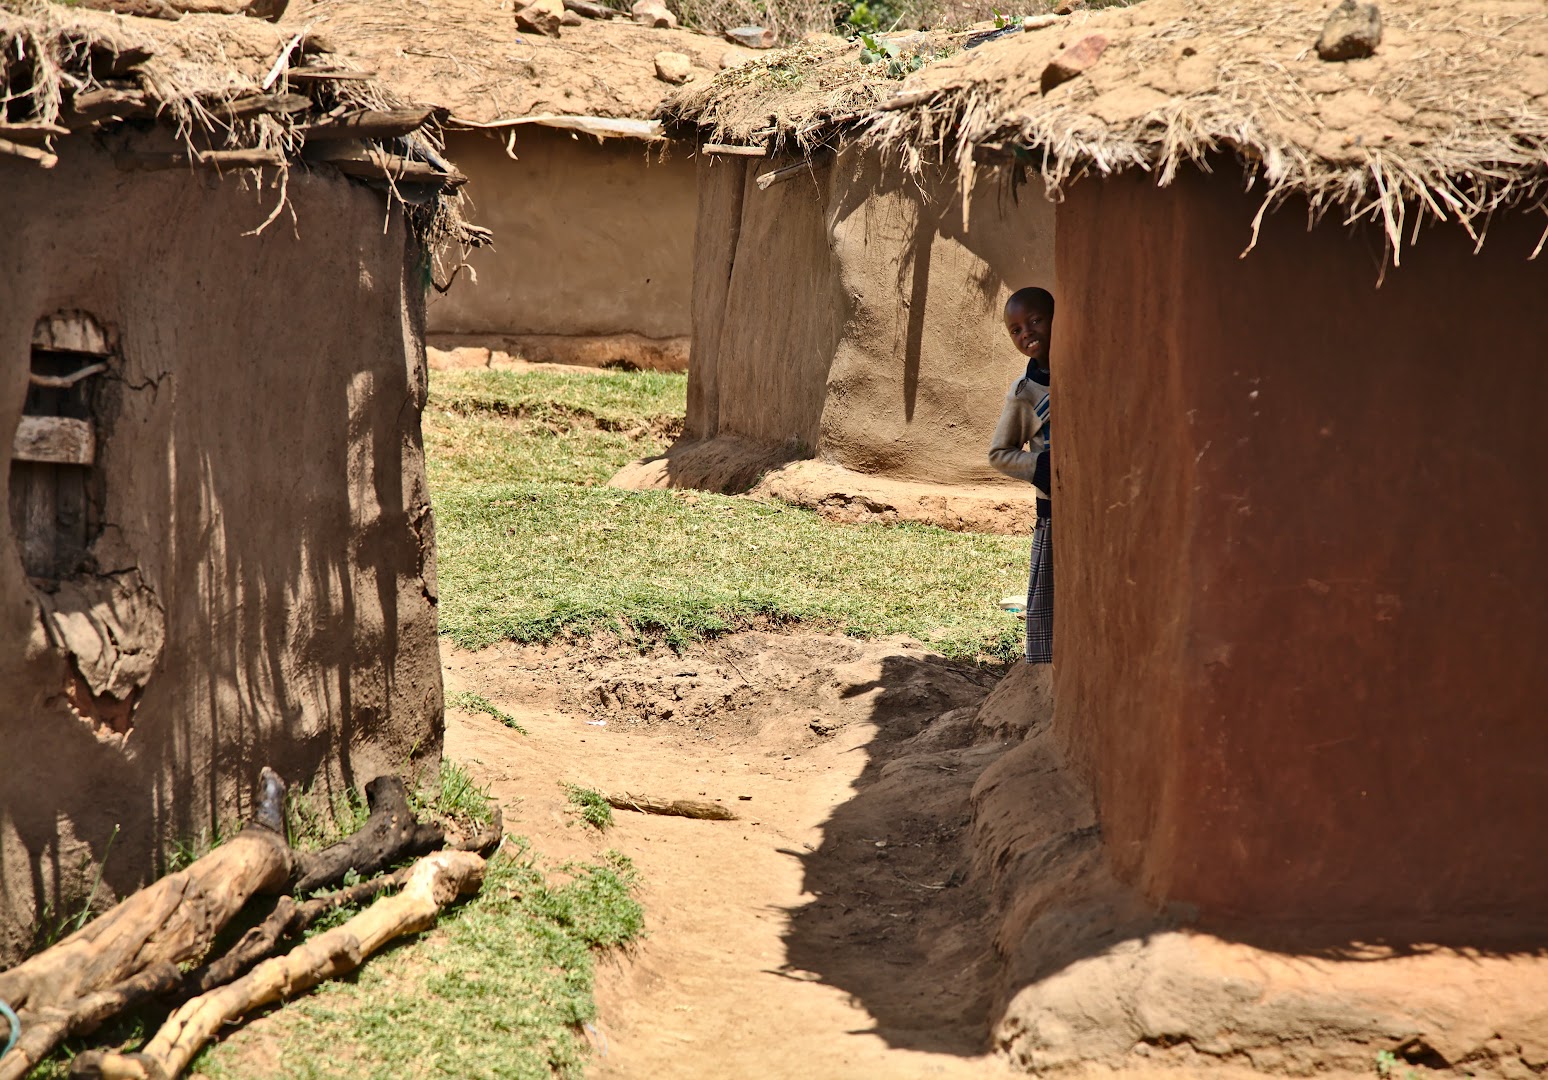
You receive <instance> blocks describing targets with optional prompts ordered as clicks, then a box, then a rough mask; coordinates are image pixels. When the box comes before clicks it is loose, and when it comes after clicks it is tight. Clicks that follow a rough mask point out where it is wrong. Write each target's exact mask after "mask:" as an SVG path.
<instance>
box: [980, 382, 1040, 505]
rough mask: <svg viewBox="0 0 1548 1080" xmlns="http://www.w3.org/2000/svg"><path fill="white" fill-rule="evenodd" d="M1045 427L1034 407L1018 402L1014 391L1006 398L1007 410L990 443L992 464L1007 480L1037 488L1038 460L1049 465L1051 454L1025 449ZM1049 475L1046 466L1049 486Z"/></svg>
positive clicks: (1001, 415)
mask: <svg viewBox="0 0 1548 1080" xmlns="http://www.w3.org/2000/svg"><path fill="white" fill-rule="evenodd" d="M1041 427H1042V425H1041V424H1040V423H1038V421H1037V416H1036V414H1035V413H1034V412H1033V411H1032V409H1031V407H1030V406H1029V405H1028V404H1027V403H1026V402H1024V401H1021V400H1019V399H1017V397H1016V393H1015V391H1014V390H1013V391H1011V393H1009V394H1008V395H1006V398H1005V410H1004V411H1003V412H1001V413H1000V423H999V425H998V426H996V427H995V429H994V438H993V439H991V440H990V441H989V464H991V465H993V466H994V467H995V468H996V469H998V470H999V471H1000V472H1002V473H1004V474H1005V475H1006V476H1011V477H1015V478H1016V479H1017V480H1024V481H1026V482H1027V483H1029V484H1036V483H1037V480H1038V459H1039V458H1042V459H1043V460H1044V461H1045V462H1046V461H1047V451H1043V452H1042V453H1038V452H1036V451H1033V450H1028V449H1025V447H1026V446H1027V445H1028V444H1029V443H1031V442H1032V440H1033V439H1034V438H1035V437H1036V436H1037V432H1038V429H1039V428H1041ZM1047 475H1048V467H1047V465H1046V464H1045V465H1044V466H1043V469H1042V477H1043V482H1044V484H1045V485H1046V483H1047ZM1040 490H1043V491H1046V490H1047V488H1046V487H1042V488H1040Z"/></svg>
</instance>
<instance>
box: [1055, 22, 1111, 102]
mask: <svg viewBox="0 0 1548 1080" xmlns="http://www.w3.org/2000/svg"><path fill="white" fill-rule="evenodd" d="M1106 48H1107V39H1106V38H1105V37H1103V36H1102V35H1101V34H1088V35H1086V36H1085V37H1083V38H1081V39H1080V40H1079V41H1077V42H1076V43H1075V44H1073V45H1071V46H1070V47H1069V48H1068V49H1065V50H1064V51H1063V52H1062V53H1060V54H1059V55H1058V56H1056V57H1054V58H1053V59H1052V60H1050V61H1049V62H1048V66H1047V67H1045V68H1044V69H1043V80H1042V84H1043V93H1045V94H1046V93H1048V91H1050V90H1052V89H1053V88H1054V87H1056V86H1058V85H1060V84H1061V83H1067V82H1069V81H1070V80H1071V79H1073V78H1075V77H1076V76H1077V75H1079V74H1081V73H1082V72H1083V71H1085V70H1086V69H1087V68H1089V67H1090V66H1091V65H1092V64H1094V63H1096V62H1097V60H1098V59H1100V58H1101V56H1102V52H1103V50H1105V49H1106Z"/></svg>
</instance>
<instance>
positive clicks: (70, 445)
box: [11, 416, 97, 465]
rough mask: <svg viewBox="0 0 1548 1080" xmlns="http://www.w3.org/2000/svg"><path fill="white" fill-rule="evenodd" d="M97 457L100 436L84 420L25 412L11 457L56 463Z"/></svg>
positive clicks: (76, 462) (78, 462)
mask: <svg viewBox="0 0 1548 1080" xmlns="http://www.w3.org/2000/svg"><path fill="white" fill-rule="evenodd" d="M96 459H97V436H96V433H95V432H93V431H92V429H91V424H89V423H88V422H87V421H85V420H72V419H70V418H68V417H64V416H23V417H22V418H21V422H20V423H19V424H17V425H16V438H15V440H14V441H13V442H12V443H11V460H13V461H44V462H52V463H53V464H55V465H90V464H91V463H92V462H94V461H96Z"/></svg>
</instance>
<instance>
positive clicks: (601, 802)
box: [564, 784, 613, 832]
mask: <svg viewBox="0 0 1548 1080" xmlns="http://www.w3.org/2000/svg"><path fill="white" fill-rule="evenodd" d="M564 791H565V795H566V796H567V797H568V798H569V800H570V805H571V806H573V807H575V812H576V813H578V814H579V815H580V817H581V820H582V821H584V822H585V823H586V824H587V825H590V826H591V827H592V828H593V829H596V830H597V832H606V831H607V830H608V829H609V828H611V827H612V825H613V808H612V807H611V806H609V805H608V802H607V799H606V798H605V797H604V796H603V795H602V793H601V792H600V791H593V790H592V789H591V788H583V787H579V786H577V785H575V784H566V785H564Z"/></svg>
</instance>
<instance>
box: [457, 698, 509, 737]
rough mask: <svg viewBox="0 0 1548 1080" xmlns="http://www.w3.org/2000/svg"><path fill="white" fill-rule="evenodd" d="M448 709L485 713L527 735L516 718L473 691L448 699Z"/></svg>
mask: <svg viewBox="0 0 1548 1080" xmlns="http://www.w3.org/2000/svg"><path fill="white" fill-rule="evenodd" d="M446 705H447V707H448V708H452V709H461V710H462V711H463V712H470V713H483V714H484V715H486V716H492V717H494V718H495V719H496V720H498V721H500V723H502V724H504V725H505V726H506V727H508V728H510V729H511V730H512V731H514V732H516V733H517V734H518V735H525V734H527V729H526V728H524V727H522V726H521V725H520V724H518V723H517V722H516V718H515V717H514V716H512V715H511V714H510V713H508V712H506V711H505V710H504V709H502V708H500V707H499V706H498V705H496V704H495V703H494V702H492V701H490V700H489V699H488V698H486V697H484V695H482V694H475V693H473V692H472V691H471V690H464V691H462V693H460V694H453V695H452V696H451V697H449V698H447V699H446Z"/></svg>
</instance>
